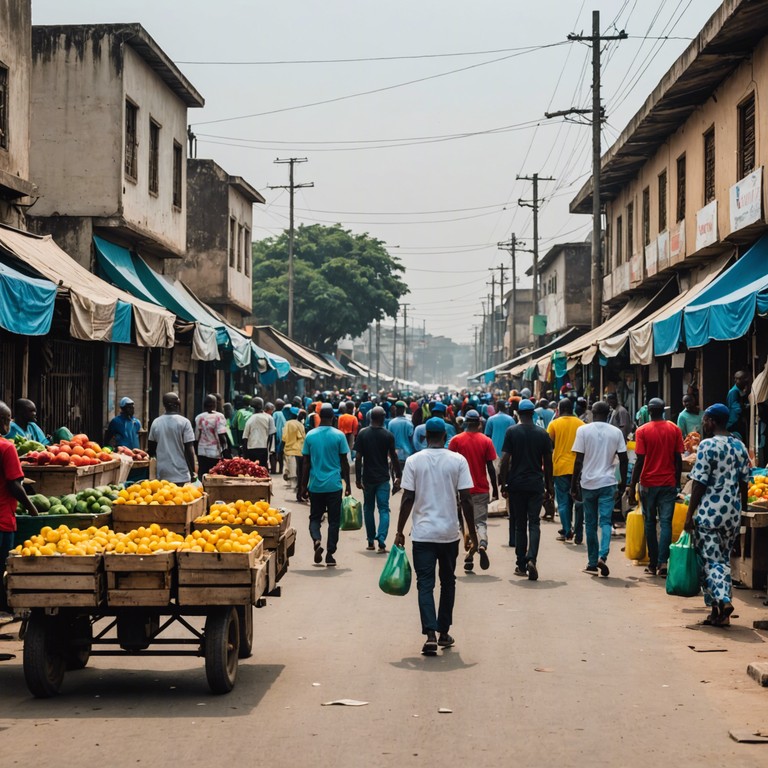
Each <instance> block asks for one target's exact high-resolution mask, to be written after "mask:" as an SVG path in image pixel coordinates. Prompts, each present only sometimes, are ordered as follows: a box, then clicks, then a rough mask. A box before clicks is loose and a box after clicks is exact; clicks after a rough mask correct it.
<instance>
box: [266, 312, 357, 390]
mask: <svg viewBox="0 0 768 768" xmlns="http://www.w3.org/2000/svg"><path fill="white" fill-rule="evenodd" d="M253 336H254V338H255V340H256V342H257V343H258V344H259V346H260V347H262V348H264V349H266V350H267V351H268V352H274V353H276V354H279V355H283V356H285V358H286V359H287V360H288V361H290V363H291V368H292V369H293V370H294V372H295V373H296V374H297V375H299V376H301V377H303V378H315V377H316V376H318V375H320V376H330V377H337V378H338V377H341V376H343V375H347V376H348V375H349V374H347V373H346V371H345V372H344V373H343V374H342V373H341V372H340V371H339V370H338V369H337V368H336V366H334V365H331V364H330V363H329V362H328V361H327V360H326V359H325V358H324V357H323V356H322V355H321V354H320V353H319V352H315V351H314V350H311V349H309V348H308V347H305V346H304V345H303V344H299V342H298V341H294V340H293V339H291V338H290V337H288V336H286V335H285V334H284V333H281V332H280V331H278V330H277V328H274V327H273V326H271V325H257V326H255V327H254V328H253Z"/></svg>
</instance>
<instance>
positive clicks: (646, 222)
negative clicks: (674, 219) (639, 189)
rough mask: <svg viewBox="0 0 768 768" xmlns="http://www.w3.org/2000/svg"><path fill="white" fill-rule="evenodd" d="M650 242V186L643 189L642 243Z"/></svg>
mask: <svg viewBox="0 0 768 768" xmlns="http://www.w3.org/2000/svg"><path fill="white" fill-rule="evenodd" d="M650 243H651V188H650V187H646V188H645V189H644V190H643V245H644V246H646V245H650Z"/></svg>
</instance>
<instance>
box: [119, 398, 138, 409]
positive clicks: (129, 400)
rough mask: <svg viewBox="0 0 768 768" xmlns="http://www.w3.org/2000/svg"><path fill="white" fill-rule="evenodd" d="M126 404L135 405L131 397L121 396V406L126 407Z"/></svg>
mask: <svg viewBox="0 0 768 768" xmlns="http://www.w3.org/2000/svg"><path fill="white" fill-rule="evenodd" d="M126 405H135V403H134V402H133V400H131V398H130V397H121V398H120V407H121V408H125V406H126Z"/></svg>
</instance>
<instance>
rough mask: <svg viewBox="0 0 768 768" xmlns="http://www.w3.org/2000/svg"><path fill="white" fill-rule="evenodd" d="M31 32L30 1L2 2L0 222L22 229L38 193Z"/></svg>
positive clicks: (0, 19) (0, 20) (0, 14)
mask: <svg viewBox="0 0 768 768" xmlns="http://www.w3.org/2000/svg"><path fill="white" fill-rule="evenodd" d="M31 33H32V10H31V3H30V2H29V0H15V1H14V2H0V223H3V224H8V225H10V226H12V227H17V228H19V229H24V228H25V222H24V218H25V217H24V212H25V210H26V209H27V207H28V206H29V205H30V204H32V203H34V201H35V198H36V197H37V194H38V190H37V186H36V185H35V184H34V183H33V182H32V181H30V180H29V179H30V174H29V96H30V69H31V61H32V54H31V47H30V45H31V43H30V40H31Z"/></svg>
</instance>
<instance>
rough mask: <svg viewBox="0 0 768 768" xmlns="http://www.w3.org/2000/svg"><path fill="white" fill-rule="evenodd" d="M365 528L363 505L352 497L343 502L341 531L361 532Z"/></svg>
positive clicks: (347, 497) (346, 497)
mask: <svg viewBox="0 0 768 768" xmlns="http://www.w3.org/2000/svg"><path fill="white" fill-rule="evenodd" d="M362 527H363V505H362V504H361V503H360V502H359V501H358V500H357V499H353V498H352V497H351V496H345V497H344V498H343V499H342V500H341V530H342V531H359V530H360V529H361V528H362Z"/></svg>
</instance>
